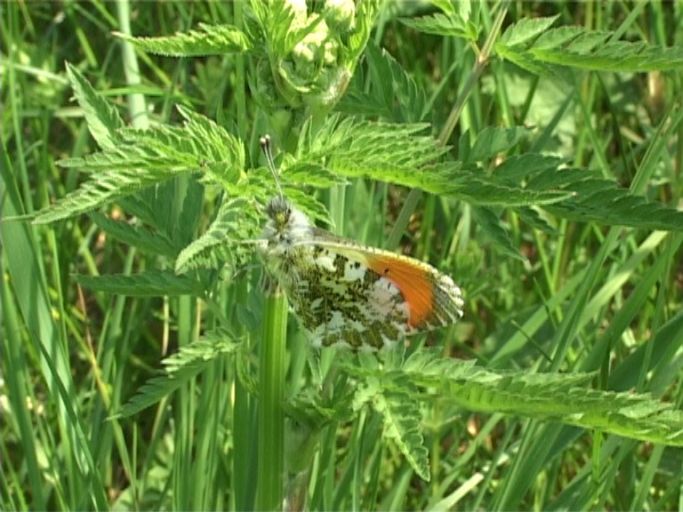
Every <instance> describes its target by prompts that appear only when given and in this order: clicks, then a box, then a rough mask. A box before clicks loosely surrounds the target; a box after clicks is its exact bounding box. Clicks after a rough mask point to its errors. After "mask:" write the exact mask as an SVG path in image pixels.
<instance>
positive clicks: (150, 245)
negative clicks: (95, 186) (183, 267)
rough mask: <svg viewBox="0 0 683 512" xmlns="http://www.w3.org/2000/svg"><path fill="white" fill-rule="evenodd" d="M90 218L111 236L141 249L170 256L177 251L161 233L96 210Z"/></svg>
mask: <svg viewBox="0 0 683 512" xmlns="http://www.w3.org/2000/svg"><path fill="white" fill-rule="evenodd" d="M90 218H91V219H92V220H93V222H94V223H95V224H97V225H98V226H99V228H100V229H102V230H103V231H105V232H106V233H107V234H108V235H110V236H111V237H112V238H115V239H116V240H119V241H121V242H124V243H126V244H128V245H131V246H133V247H137V248H138V249H140V250H141V251H144V252H147V253H150V254H157V255H162V256H168V257H171V258H172V257H174V256H175V255H176V254H177V252H178V251H177V249H176V248H175V247H174V246H173V243H172V242H171V241H170V240H169V239H168V237H166V236H165V235H164V234H163V233H159V232H156V231H152V230H151V229H147V228H145V227H144V226H136V225H133V224H129V223H128V222H125V221H117V220H113V219H110V218H109V217H106V216H104V215H102V214H100V213H96V212H93V213H91V214H90Z"/></svg>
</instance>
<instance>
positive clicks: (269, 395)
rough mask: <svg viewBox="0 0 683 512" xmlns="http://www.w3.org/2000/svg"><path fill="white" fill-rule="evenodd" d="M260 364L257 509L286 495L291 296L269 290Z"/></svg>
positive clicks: (273, 504) (273, 506)
mask: <svg viewBox="0 0 683 512" xmlns="http://www.w3.org/2000/svg"><path fill="white" fill-rule="evenodd" d="M264 311H265V313H264V324H263V339H262V340H261V347H260V358H259V359H260V364H259V373H260V375H259V408H258V419H259V422H258V489H257V494H256V508H257V510H279V509H280V508H281V507H282V500H283V496H284V494H283V493H284V490H283V487H284V486H283V483H284V476H283V475H284V430H285V429H284V422H285V417H284V412H283V408H282V403H283V400H284V390H285V369H286V368H285V366H286V359H285V345H286V339H287V297H286V296H285V295H284V293H282V291H281V290H280V288H279V286H273V287H272V288H271V289H269V290H266V297H265V307H264Z"/></svg>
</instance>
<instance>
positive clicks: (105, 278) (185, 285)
mask: <svg viewBox="0 0 683 512" xmlns="http://www.w3.org/2000/svg"><path fill="white" fill-rule="evenodd" d="M75 279H76V282H78V284H80V285H81V286H84V287H86V288H89V289H91V290H94V291H99V292H107V293H114V294H117V295H127V296H129V297H162V296H169V297H171V296H175V295H197V296H200V295H202V294H203V291H204V284H203V283H202V282H201V281H199V280H197V279H195V278H193V277H191V276H188V275H180V276H179V275H176V274H175V273H174V272H172V271H168V270H146V271H144V272H141V273H139V274H130V275H125V274H108V275H102V276H87V275H76V276H75Z"/></svg>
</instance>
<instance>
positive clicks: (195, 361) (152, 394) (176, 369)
mask: <svg viewBox="0 0 683 512" xmlns="http://www.w3.org/2000/svg"><path fill="white" fill-rule="evenodd" d="M217 338H218V339H217ZM240 346H241V345H240V344H239V343H237V342H235V341H234V338H232V337H230V336H229V335H228V334H220V335H219V334H213V335H212V336H211V337H210V338H209V339H203V340H199V341H196V342H195V343H191V344H190V345H186V346H184V347H182V348H181V349H180V350H179V351H178V352H177V353H176V354H173V355H172V356H170V357H167V358H166V359H164V360H163V361H162V364H163V365H164V366H165V369H164V372H163V373H162V374H161V375H159V376H156V377H153V378H151V379H150V380H148V381H147V382H146V383H145V384H144V385H143V386H142V387H141V388H140V389H139V390H138V391H137V393H136V394H135V396H133V397H132V398H131V399H130V401H128V403H126V404H125V405H124V406H122V407H121V409H119V410H118V411H116V413H115V414H114V415H113V417H115V418H121V417H127V416H131V415H133V414H136V413H137V412H139V411H141V410H143V409H145V408H147V407H150V406H151V405H154V404H155V403H157V402H159V401H160V400H161V399H162V398H164V397H165V396H167V395H169V394H171V393H172V392H174V391H175V390H177V389H179V388H180V387H181V386H183V385H184V384H185V383H187V382H188V381H189V380H190V379H192V378H194V377H195V376H197V375H198V374H199V373H200V372H201V371H202V370H204V369H205V368H206V367H208V366H209V365H210V364H211V363H212V362H213V361H215V360H216V358H218V357H220V356H222V355H224V354H233V353H235V352H237V351H238V350H239V349H240Z"/></svg>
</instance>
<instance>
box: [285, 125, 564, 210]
mask: <svg viewBox="0 0 683 512" xmlns="http://www.w3.org/2000/svg"><path fill="white" fill-rule="evenodd" d="M428 126H429V125H427V124H393V123H381V122H370V121H358V120H356V119H354V118H346V119H344V120H342V121H339V117H333V118H331V119H330V120H329V121H328V123H327V124H326V125H325V126H324V127H323V128H322V129H321V130H320V131H319V132H318V134H316V135H315V136H310V135H309V134H307V133H306V131H302V137H301V139H300V140H299V147H298V149H297V156H298V158H299V160H300V161H302V162H307V163H310V164H320V165H323V166H324V168H326V169H329V170H330V171H332V172H334V173H336V174H340V175H342V176H347V177H366V178H371V179H375V180H380V181H385V182H389V183H395V184H397V185H403V186H407V187H416V188H420V189H422V190H425V191H427V192H431V193H435V194H450V195H453V196H455V197H459V198H461V199H464V200H466V201H468V202H473V203H475V204H483V205H498V206H528V205H531V204H548V203H555V202H558V201H562V200H564V199H566V198H567V197H569V196H570V195H571V192H567V191H559V190H552V189H548V190H528V189H526V188H522V187H519V186H514V185H512V184H510V183H505V182H501V181H500V180H498V179H497V178H495V177H491V176H488V175H486V174H485V173H484V172H483V171H475V170H472V169H466V168H463V167H462V164H461V163H460V162H453V161H450V162H443V161H442V157H443V155H444V154H445V153H446V152H447V151H448V148H444V147H440V146H439V145H438V144H437V142H436V140H435V139H434V138H433V137H431V136H428V135H420V132H422V131H424V130H425V129H426V128H427V127H428ZM491 133H498V134H504V135H505V136H504V137H500V138H499V140H498V141H495V142H496V145H495V146H493V145H491V146H490V147H491V148H492V149H494V150H498V149H500V148H502V147H504V146H505V144H508V145H509V144H510V143H514V142H515V141H516V140H518V138H519V137H521V136H522V135H523V133H524V130H523V129H520V130H510V131H505V130H494V131H492V132H491ZM511 134H512V135H511ZM493 139H494V137H492V138H489V137H488V136H486V140H489V141H493ZM491 144H493V142H491ZM478 151H479V152H480V154H482V155H483V154H485V153H486V151H487V150H485V149H484V146H483V145H482V147H481V149H478Z"/></svg>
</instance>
